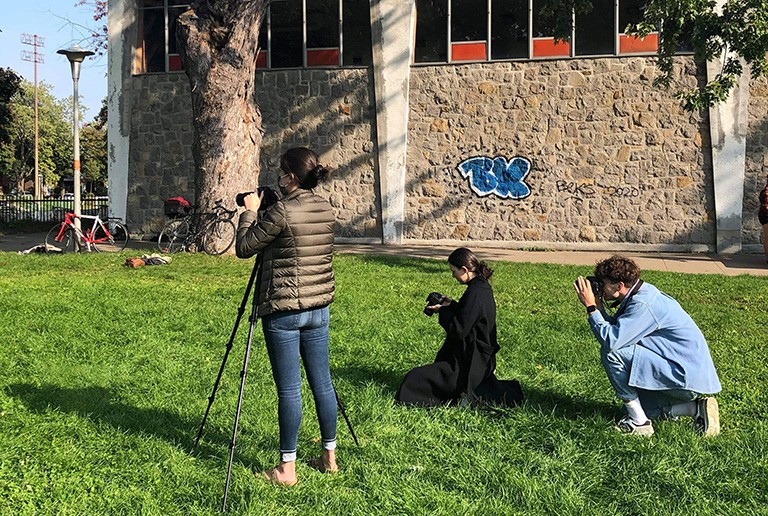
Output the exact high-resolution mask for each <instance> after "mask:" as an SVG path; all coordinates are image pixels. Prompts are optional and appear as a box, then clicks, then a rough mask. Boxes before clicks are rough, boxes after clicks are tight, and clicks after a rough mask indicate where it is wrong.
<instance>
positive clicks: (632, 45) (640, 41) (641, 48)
mask: <svg viewBox="0 0 768 516" xmlns="http://www.w3.org/2000/svg"><path fill="white" fill-rule="evenodd" d="M658 49H659V35H658V33H656V32H652V33H650V34H648V35H647V36H646V37H644V38H636V37H635V36H628V35H626V34H620V35H619V53H620V54H640V53H644V52H656V51H657V50H658Z"/></svg>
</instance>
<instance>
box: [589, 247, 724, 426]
mask: <svg viewBox="0 0 768 516" xmlns="http://www.w3.org/2000/svg"><path fill="white" fill-rule="evenodd" d="M594 279H595V280H596V281H597V282H598V283H599V284H598V285H596V286H595V287H593V286H592V285H591V282H590V281H589V280H588V279H585V278H582V277H581V276H579V277H578V279H577V280H576V282H575V283H574V288H575V289H576V293H577V295H578V297H579V300H580V301H581V302H582V304H584V306H585V307H587V317H588V320H589V326H590V328H591V329H592V333H593V334H594V335H595V338H596V339H597V341H598V342H599V343H600V346H601V347H600V358H601V361H602V363H603V367H604V368H605V371H606V373H607V375H608V380H609V381H610V382H611V385H612V386H613V389H614V391H615V392H616V396H617V397H618V398H619V399H620V400H622V401H623V402H624V407H623V409H624V411H625V412H626V414H627V415H626V416H625V417H624V418H623V419H621V421H619V423H618V427H617V428H618V429H619V430H621V431H623V432H626V433H630V434H638V435H652V434H653V425H652V423H651V421H650V419H655V418H664V417H678V416H690V417H692V418H694V425H695V428H696V429H697V431H699V432H700V433H701V434H703V435H705V436H714V435H717V434H718V433H720V419H719V414H718V406H717V401H716V400H715V398H713V397H705V396H704V394H715V393H717V392H720V381H719V379H718V377H717V372H716V371H715V366H714V364H713V362H712V357H711V356H710V353H709V348H708V347H707V342H706V340H705V339H704V335H703V334H702V333H701V330H699V328H698V326H696V323H695V322H693V319H691V316H690V315H688V313H686V312H685V310H683V308H682V307H681V306H680V305H679V304H678V303H677V301H675V300H674V299H672V298H671V297H670V296H668V295H667V294H664V293H663V292H661V291H659V289H657V288H656V287H654V286H653V285H651V284H650V283H645V282H643V280H641V279H640V268H639V267H638V266H637V264H635V262H634V261H632V260H630V259H629V258H625V257H622V256H612V257H610V258H608V259H606V260H603V261H601V262H599V263H598V264H597V266H596V267H595V278H594ZM595 288H597V289H598V292H595V291H594V289H595ZM603 300H605V302H613V303H614V304H615V306H616V313H615V314H614V315H612V316H611V315H608V313H607V312H606V311H605V309H604V306H603Z"/></svg>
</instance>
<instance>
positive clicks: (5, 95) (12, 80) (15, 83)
mask: <svg viewBox="0 0 768 516" xmlns="http://www.w3.org/2000/svg"><path fill="white" fill-rule="evenodd" d="M20 84H21V77H19V76H18V75H17V74H16V72H14V71H13V70H11V69H10V68H0V143H7V142H8V141H9V138H10V135H9V134H8V128H9V126H10V125H11V120H12V119H13V117H12V115H11V105H10V104H11V98H13V96H14V95H15V94H16V92H17V91H19V85H20Z"/></svg>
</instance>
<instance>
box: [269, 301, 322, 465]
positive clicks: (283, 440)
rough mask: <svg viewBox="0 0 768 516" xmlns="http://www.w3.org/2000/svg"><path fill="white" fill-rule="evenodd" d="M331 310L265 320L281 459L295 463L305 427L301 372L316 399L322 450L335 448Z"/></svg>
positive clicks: (293, 312)
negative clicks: (330, 342)
mask: <svg viewBox="0 0 768 516" xmlns="http://www.w3.org/2000/svg"><path fill="white" fill-rule="evenodd" d="M328 323H329V311H328V307H327V306H326V307H323V308H311V309H308V310H288V311H284V312H275V313H272V314H269V315H266V316H264V317H263V318H262V328H263V330H264V340H265V341H266V343H267V353H268V354H269V361H270V363H271V364H272V377H273V378H274V379H275V385H276V386H277V400H278V402H277V418H278V423H279V425H280V457H281V459H280V460H282V461H283V462H290V461H293V460H296V442H297V440H298V437H299V426H300V425H301V367H300V365H299V355H301V360H302V362H303V363H304V370H305V371H306V373H307V381H308V382H309V387H310V388H311V389H312V394H313V396H314V398H315V409H316V410H317V419H318V421H319V422H320V436H321V437H322V440H323V448H324V449H326V450H332V449H334V448H335V447H336V393H335V391H334V390H333V384H332V383H331V371H330V366H329V361H328Z"/></svg>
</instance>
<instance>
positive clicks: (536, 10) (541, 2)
mask: <svg viewBox="0 0 768 516" xmlns="http://www.w3.org/2000/svg"><path fill="white" fill-rule="evenodd" d="M546 5H547V0H533V37H535V38H544V37H551V36H554V35H555V20H554V18H553V17H552V16H550V15H546V14H542V13H541V9H542V8H543V7H545V6H546Z"/></svg>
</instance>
